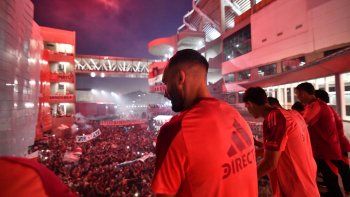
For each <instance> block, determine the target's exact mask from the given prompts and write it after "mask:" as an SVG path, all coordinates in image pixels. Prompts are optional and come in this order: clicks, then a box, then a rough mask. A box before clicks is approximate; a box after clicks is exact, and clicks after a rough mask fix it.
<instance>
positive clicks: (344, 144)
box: [315, 89, 350, 195]
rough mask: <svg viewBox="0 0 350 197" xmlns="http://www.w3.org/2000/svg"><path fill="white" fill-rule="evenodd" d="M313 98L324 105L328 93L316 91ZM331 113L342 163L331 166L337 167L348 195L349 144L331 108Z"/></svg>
mask: <svg viewBox="0 0 350 197" xmlns="http://www.w3.org/2000/svg"><path fill="white" fill-rule="evenodd" d="M315 96H316V98H318V99H321V100H322V101H323V102H325V103H329V96H328V93H327V92H326V91H324V90H321V89H320V90H316V91H315ZM331 110H332V112H333V115H334V118H335V122H336V124H337V131H338V138H339V142H340V149H341V152H342V155H343V161H339V162H332V164H333V165H335V166H337V167H336V168H338V170H339V174H340V176H341V178H342V181H343V185H344V190H345V192H346V193H347V194H348V195H350V166H349V157H348V153H349V152H350V142H349V140H348V139H347V138H346V136H345V133H344V127H343V120H342V119H341V118H340V116H339V115H338V113H337V112H336V111H335V110H334V109H333V108H332V107H331Z"/></svg>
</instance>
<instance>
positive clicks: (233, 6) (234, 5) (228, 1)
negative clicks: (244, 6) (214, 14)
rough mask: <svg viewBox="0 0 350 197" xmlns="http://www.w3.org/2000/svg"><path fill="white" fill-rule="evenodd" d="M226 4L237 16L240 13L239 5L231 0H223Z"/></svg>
mask: <svg viewBox="0 0 350 197" xmlns="http://www.w3.org/2000/svg"><path fill="white" fill-rule="evenodd" d="M224 1H225V4H226V6H228V7H230V8H231V9H232V10H233V12H234V13H236V14H237V15H238V16H239V15H241V14H242V11H241V8H240V6H239V5H238V4H237V3H236V2H231V0H224Z"/></svg>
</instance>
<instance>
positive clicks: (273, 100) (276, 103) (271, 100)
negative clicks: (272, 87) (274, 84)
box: [267, 96, 282, 108]
mask: <svg viewBox="0 0 350 197" xmlns="http://www.w3.org/2000/svg"><path fill="white" fill-rule="evenodd" d="M267 101H268V103H269V104H270V105H271V106H272V107H281V108H282V105H281V104H280V102H279V100H278V99H277V98H275V97H271V96H269V97H267Z"/></svg>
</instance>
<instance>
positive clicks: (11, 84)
mask: <svg viewBox="0 0 350 197" xmlns="http://www.w3.org/2000/svg"><path fill="white" fill-rule="evenodd" d="M5 85H6V86H15V85H16V84H13V83H6V84H5Z"/></svg>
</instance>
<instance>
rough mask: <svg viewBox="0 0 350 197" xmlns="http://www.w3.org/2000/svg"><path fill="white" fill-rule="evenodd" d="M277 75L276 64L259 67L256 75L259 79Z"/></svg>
mask: <svg viewBox="0 0 350 197" xmlns="http://www.w3.org/2000/svg"><path fill="white" fill-rule="evenodd" d="M276 73H277V66H276V64H269V65H265V66H261V67H259V68H258V74H259V76H260V77H262V76H268V75H273V74H276Z"/></svg>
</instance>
